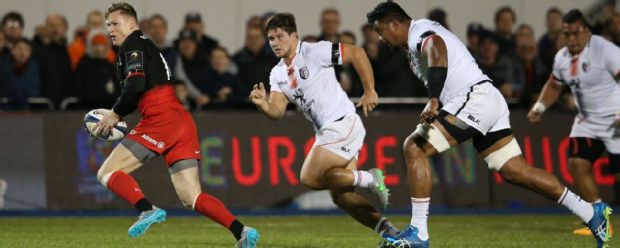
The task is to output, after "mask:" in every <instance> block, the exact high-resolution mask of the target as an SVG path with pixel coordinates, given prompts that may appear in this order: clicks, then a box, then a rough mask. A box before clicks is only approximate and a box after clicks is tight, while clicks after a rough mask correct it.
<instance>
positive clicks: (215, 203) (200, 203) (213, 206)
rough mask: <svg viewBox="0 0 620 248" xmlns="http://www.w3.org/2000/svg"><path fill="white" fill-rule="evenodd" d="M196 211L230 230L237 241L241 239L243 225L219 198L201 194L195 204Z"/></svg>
mask: <svg viewBox="0 0 620 248" xmlns="http://www.w3.org/2000/svg"><path fill="white" fill-rule="evenodd" d="M194 210H195V211H196V212H198V213H200V214H202V215H204V216H206V217H207V218H209V219H212V220H213V221H215V222H217V223H218V224H220V225H222V226H224V227H226V228H228V230H230V232H232V234H233V235H234V236H235V238H236V239H237V240H239V239H240V238H241V232H242V231H243V224H241V222H239V221H238V220H237V218H236V217H235V216H234V215H232V214H231V213H230V211H228V209H227V208H226V206H224V203H222V202H221V201H220V200H218V199H217V198H215V197H213V196H211V195H209V194H206V193H200V194H199V195H198V197H196V201H195V202H194Z"/></svg>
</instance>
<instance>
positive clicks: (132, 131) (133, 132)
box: [129, 129, 137, 135]
mask: <svg viewBox="0 0 620 248" xmlns="http://www.w3.org/2000/svg"><path fill="white" fill-rule="evenodd" d="M136 133H137V132H136V130H133V129H132V130H131V131H129V135H134V134H136Z"/></svg>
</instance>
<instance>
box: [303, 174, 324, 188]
mask: <svg viewBox="0 0 620 248" xmlns="http://www.w3.org/2000/svg"><path fill="white" fill-rule="evenodd" d="M299 181H301V184H303V185H304V186H306V187H308V188H310V189H313V190H320V189H323V187H322V186H321V182H319V180H318V178H316V177H314V176H311V175H308V174H301V175H300V176H299Z"/></svg>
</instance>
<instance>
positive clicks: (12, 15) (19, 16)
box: [2, 11, 24, 28]
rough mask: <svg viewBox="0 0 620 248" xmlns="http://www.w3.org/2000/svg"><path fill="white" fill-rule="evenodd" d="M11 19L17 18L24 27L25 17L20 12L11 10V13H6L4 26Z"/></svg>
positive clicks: (3, 20)
mask: <svg viewBox="0 0 620 248" xmlns="http://www.w3.org/2000/svg"><path fill="white" fill-rule="evenodd" d="M10 20H15V21H17V22H18V23H19V25H20V26H21V27H22V28H23V27H24V17H23V16H22V14H20V13H19V12H15V11H11V12H9V13H6V15H4V17H2V26H4V25H5V24H6V23H7V22H9V21H10Z"/></svg>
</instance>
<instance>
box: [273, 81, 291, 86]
mask: <svg viewBox="0 0 620 248" xmlns="http://www.w3.org/2000/svg"><path fill="white" fill-rule="evenodd" d="M276 84H277V85H278V86H282V85H286V84H288V82H287V81H279V82H276Z"/></svg>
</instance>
